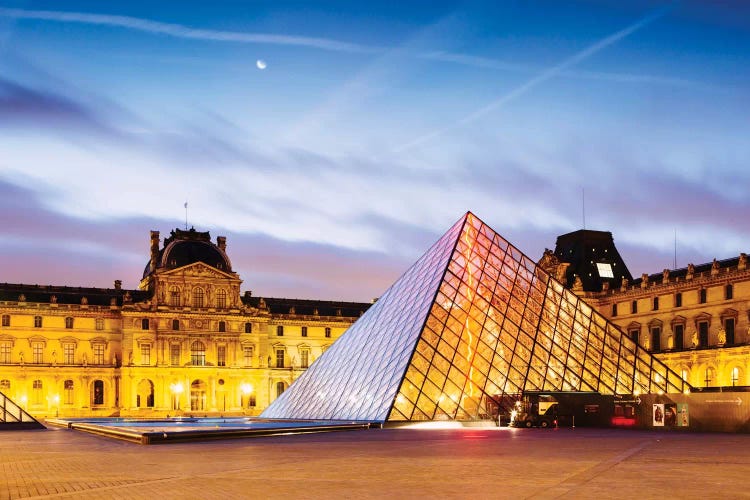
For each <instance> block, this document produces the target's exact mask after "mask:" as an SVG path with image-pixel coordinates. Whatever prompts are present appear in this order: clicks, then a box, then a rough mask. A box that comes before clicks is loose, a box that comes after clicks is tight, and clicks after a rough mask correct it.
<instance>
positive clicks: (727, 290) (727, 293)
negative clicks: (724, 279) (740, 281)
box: [724, 284, 734, 300]
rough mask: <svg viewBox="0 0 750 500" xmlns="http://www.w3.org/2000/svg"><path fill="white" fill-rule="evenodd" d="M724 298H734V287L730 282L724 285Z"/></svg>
mask: <svg viewBox="0 0 750 500" xmlns="http://www.w3.org/2000/svg"><path fill="white" fill-rule="evenodd" d="M724 298H725V299H726V300H732V299H733V298H734V287H733V286H732V285H731V284H729V285H727V286H725V287H724Z"/></svg>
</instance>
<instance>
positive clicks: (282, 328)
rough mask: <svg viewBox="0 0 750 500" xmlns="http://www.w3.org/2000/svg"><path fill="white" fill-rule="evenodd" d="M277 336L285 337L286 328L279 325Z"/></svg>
mask: <svg viewBox="0 0 750 500" xmlns="http://www.w3.org/2000/svg"><path fill="white" fill-rule="evenodd" d="M276 336H277V337H283V336H284V327H283V326H282V325H279V326H277V327H276Z"/></svg>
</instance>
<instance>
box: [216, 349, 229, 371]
mask: <svg viewBox="0 0 750 500" xmlns="http://www.w3.org/2000/svg"><path fill="white" fill-rule="evenodd" d="M216 366H227V348H226V346H223V345H220V346H218V347H217V348H216Z"/></svg>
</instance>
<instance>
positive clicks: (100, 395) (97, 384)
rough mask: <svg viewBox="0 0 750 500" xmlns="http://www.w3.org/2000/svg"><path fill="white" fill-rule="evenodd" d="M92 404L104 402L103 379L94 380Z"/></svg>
mask: <svg viewBox="0 0 750 500" xmlns="http://www.w3.org/2000/svg"><path fill="white" fill-rule="evenodd" d="M91 404H92V405H103V404H104V382H103V381H101V380H94V384H93V385H92V386H91Z"/></svg>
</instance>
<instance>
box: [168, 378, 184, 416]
mask: <svg viewBox="0 0 750 500" xmlns="http://www.w3.org/2000/svg"><path fill="white" fill-rule="evenodd" d="M169 389H170V390H171V391H172V409H173V410H179V409H180V405H179V401H180V394H182V391H183V390H184V388H183V387H182V383H181V382H175V383H174V384H169Z"/></svg>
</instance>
